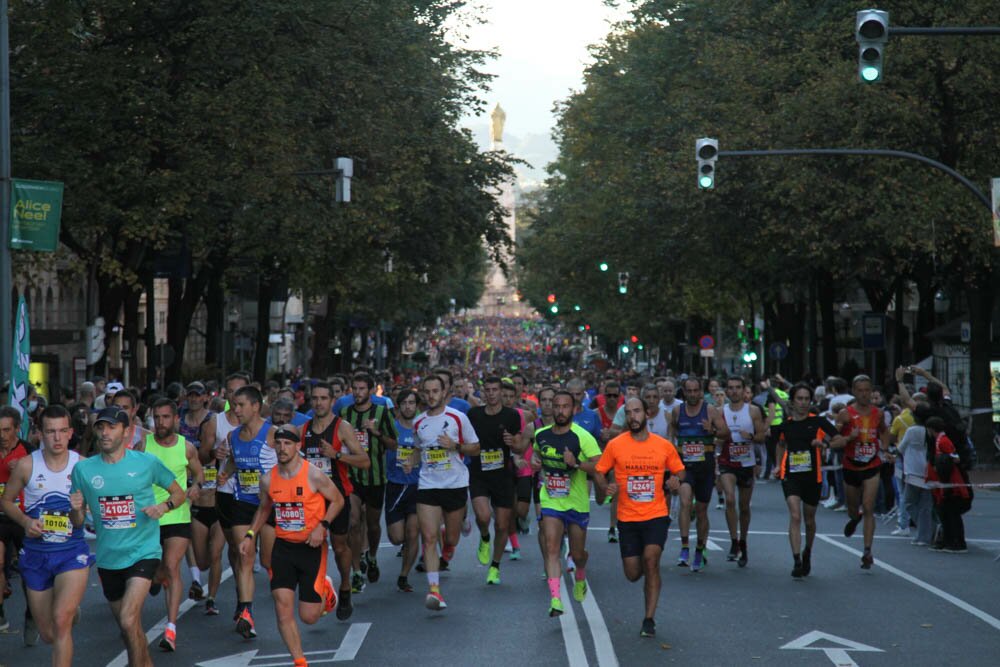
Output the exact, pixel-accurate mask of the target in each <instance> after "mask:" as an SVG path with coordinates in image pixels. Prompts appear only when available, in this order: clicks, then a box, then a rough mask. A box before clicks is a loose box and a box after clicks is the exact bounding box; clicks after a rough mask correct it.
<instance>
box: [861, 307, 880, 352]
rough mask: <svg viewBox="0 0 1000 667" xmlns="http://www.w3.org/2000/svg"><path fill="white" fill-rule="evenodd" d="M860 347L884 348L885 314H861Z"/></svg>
mask: <svg viewBox="0 0 1000 667" xmlns="http://www.w3.org/2000/svg"><path fill="white" fill-rule="evenodd" d="M861 347H862V348H864V349H866V350H884V349H885V315H883V314H882V313H865V314H864V315H862V316H861Z"/></svg>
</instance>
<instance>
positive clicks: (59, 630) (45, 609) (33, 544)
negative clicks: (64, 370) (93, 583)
mask: <svg viewBox="0 0 1000 667" xmlns="http://www.w3.org/2000/svg"><path fill="white" fill-rule="evenodd" d="M39 421H40V422H41V427H42V442H41V448H40V449H38V450H37V451H35V452H32V453H31V455H30V456H25V457H22V458H21V459H19V460H18V462H17V465H15V466H14V469H13V471H12V472H11V476H10V479H9V480H8V481H7V483H6V489H5V491H4V492H3V493H0V497H2V496H6V497H3V498H0V511H2V512H3V514H4V515H5V516H6V517H7V519H9V520H10V521H12V522H13V523H15V524H17V525H19V526H21V527H22V528H23V529H24V532H25V538H24V546H23V547H22V548H21V552H20V556H19V559H18V567H19V569H20V571H21V578H22V579H23V581H24V585H25V590H26V593H27V598H28V607H29V608H30V609H31V615H32V618H33V619H35V620H34V623H36V624H37V627H38V631H39V633H40V634H41V637H42V640H43V641H44V642H45V643H47V644H52V664H53V666H54V667H55V666H58V667H69V666H70V665H72V664H73V620H74V618H75V617H76V614H77V611H78V609H79V607H80V602H81V601H82V600H83V596H84V593H86V591H87V579H88V577H89V575H90V570H89V568H90V566H91V565H93V564H94V557H93V556H92V555H91V554H90V547H89V546H88V545H87V543H86V541H85V540H84V537H83V527H82V526H74V525H73V524H72V523H71V522H70V518H69V514H70V499H69V495H70V475H71V474H72V472H73V467H74V466H75V465H76V464H77V462H78V461H79V460H80V455H79V454H77V453H76V452H73V451H70V450H69V441H70V439H71V438H72V436H73V428H72V426H71V421H70V414H69V412H68V411H67V410H66V408H64V407H63V406H61V405H50V406H49V407H47V408H45V410H43V411H42V414H41V417H40V420H39ZM29 482H33V483H29ZM22 491H23V492H24V495H23V496H21V492H22ZM18 497H22V498H23V502H24V511H22V510H21V507H20V503H18V502H17V501H16V500H15V499H17V498H18Z"/></svg>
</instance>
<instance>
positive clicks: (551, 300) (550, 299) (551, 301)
mask: <svg viewBox="0 0 1000 667" xmlns="http://www.w3.org/2000/svg"><path fill="white" fill-rule="evenodd" d="M548 302H549V303H555V302H556V295H555V294H549V296H548Z"/></svg>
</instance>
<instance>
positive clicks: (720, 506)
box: [715, 500, 726, 510]
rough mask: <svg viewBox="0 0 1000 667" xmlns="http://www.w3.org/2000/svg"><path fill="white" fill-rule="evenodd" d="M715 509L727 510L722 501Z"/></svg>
mask: <svg viewBox="0 0 1000 667" xmlns="http://www.w3.org/2000/svg"><path fill="white" fill-rule="evenodd" d="M715 509H717V510H724V509H726V504H725V503H724V502H722V501H721V500H720V501H719V502H717V503H715Z"/></svg>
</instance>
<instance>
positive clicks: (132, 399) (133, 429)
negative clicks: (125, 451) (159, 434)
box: [111, 382, 149, 449]
mask: <svg viewBox="0 0 1000 667" xmlns="http://www.w3.org/2000/svg"><path fill="white" fill-rule="evenodd" d="M115 384H118V383H116V382H113V383H112V385H115ZM111 403H112V405H117V406H118V407H119V408H121V409H122V410H124V411H125V412H127V413H128V419H129V425H128V429H127V430H126V432H125V446H126V447H127V448H129V449H135V448H136V447H138V446H139V445H140V444H142V442H143V441H144V440H145V439H146V436H147V435H149V431H147V430H146V429H144V428H143V427H142V425H141V424H140V423H139V419H138V417H137V416H136V415H137V414H138V413H139V397H138V396H136V395H135V393H134V392H133V391H132V390H130V389H119V390H118V391H116V392H115V396H114V398H113V399H112V400H111Z"/></svg>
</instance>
